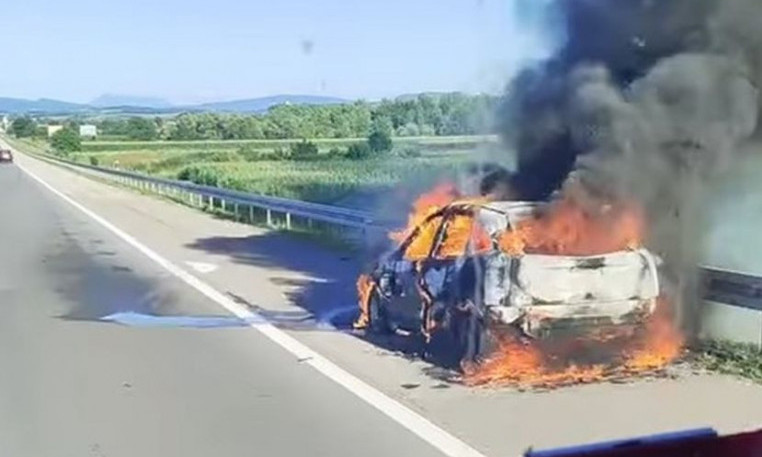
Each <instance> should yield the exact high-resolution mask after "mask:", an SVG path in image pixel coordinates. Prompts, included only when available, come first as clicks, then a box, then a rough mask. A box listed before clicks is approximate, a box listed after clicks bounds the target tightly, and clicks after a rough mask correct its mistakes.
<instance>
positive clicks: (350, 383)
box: [16, 164, 485, 457]
mask: <svg viewBox="0 0 762 457" xmlns="http://www.w3.org/2000/svg"><path fill="white" fill-rule="evenodd" d="M16 166H17V167H18V168H19V169H20V170H21V171H23V172H24V173H26V174H27V175H28V176H29V177H31V178H32V179H34V180H35V181H37V182H38V183H40V184H41V185H42V186H43V187H45V188H46V189H48V190H49V191H50V192H52V193H53V194H55V195H57V196H58V197H60V198H61V199H62V200H64V201H65V202H67V203H68V204H70V205H71V206H73V207H74V208H76V209H78V210H79V211H81V212H82V213H84V214H85V215H87V216H88V217H90V218H91V219H93V220H94V221H95V222H97V223H99V224H100V225H102V226H103V227H105V228H106V229H108V230H109V231H111V232H112V233H113V234H115V235H116V236H118V237H119V238H121V239H122V240H123V241H125V242H126V243H127V244H129V245H131V246H132V247H133V248H135V249H137V250H138V251H140V252H141V253H142V254H143V255H145V256H146V257H148V258H149V259H151V260H153V261H154V262H155V263H157V264H158V265H160V266H161V267H162V268H164V269H165V270H167V271H168V272H170V273H171V274H172V275H174V276H175V277H177V278H178V279H180V280H181V281H183V282H185V283H186V284H187V285H189V286H191V287H193V288H194V289H196V290H197V291H198V292H200V293H202V294H203V295H205V296H206V297H207V298H209V299H210V300H212V301H214V302H215V303H217V304H218V305H220V306H222V307H223V308H225V309H226V310H228V311H229V312H231V313H232V314H234V315H235V316H237V317H238V318H240V319H242V320H245V321H247V325H248V326H249V327H251V328H253V329H255V330H257V331H259V332H260V333H262V334H263V335H264V336H266V337H267V338H269V339H270V340H271V341H273V342H274V343H276V344H277V345H279V346H280V347H282V348H283V349H285V350H286V351H288V352H290V353H291V354H292V355H294V356H295V357H296V359H297V360H298V361H301V363H303V364H307V365H310V366H311V367H313V368H314V369H315V370H317V371H318V372H320V373H322V374H323V375H324V376H326V377H327V378H329V379H331V380H332V381H334V382H335V383H337V384H339V385H340V386H342V387H343V388H345V389H346V390H348V391H349V392H351V393H352V394H354V395H355V396H357V397H358V398H360V399H361V400H363V401H365V402H366V403H367V404H369V405H370V406H373V407H374V408H376V409H377V410H378V411H380V412H382V413H383V414H385V415H386V416H387V417H389V418H391V419H392V420H394V421H395V422H397V423H398V424H400V425H402V426H403V427H404V428H406V429H407V430H409V431H410V432H412V433H414V434H415V435H416V436H418V437H419V438H421V439H423V440H424V441H426V442H427V443H429V444H430V445H431V446H433V447H434V448H436V449H438V450H439V451H440V452H442V453H444V454H445V455H448V456H451V457H485V456H484V454H482V453H480V452H479V451H477V450H476V449H474V448H472V447H471V446H470V445H468V444H466V443H465V442H464V441H461V440H460V439H458V438H456V437H455V436H453V435H451V434H450V433H448V432H446V431H445V430H443V429H442V428H440V427H438V426H437V425H435V424H434V423H433V422H431V421H430V420H428V419H426V418H425V417H423V416H421V415H420V414H418V413H416V412H415V411H413V410H412V409H410V408H408V407H406V406H404V405H403V404H402V403H400V402H398V401H397V400H394V399H393V398H391V397H389V396H387V395H385V394H384V393H382V392H381V391H379V390H377V389H375V388H374V387H371V386H370V385H369V384H367V383H365V382H364V381H362V380H360V379H359V378H357V377H355V376H354V375H352V374H350V373H349V372H347V371H346V370H344V369H343V368H341V367H339V366H338V365H336V364H334V363H333V362H331V361H330V360H328V359H327V358H325V357H323V356H322V355H320V354H319V353H317V352H315V351H313V350H312V349H310V348H309V347H307V346H306V345H304V344H303V343H301V342H300V341H298V340H296V339H295V338H294V337H292V336H291V335H289V334H288V333H286V332H284V331H283V330H280V329H278V328H277V327H275V326H274V325H272V324H271V323H269V322H268V321H267V320H265V319H264V318H262V316H260V315H258V314H256V313H254V312H253V311H251V310H250V309H248V308H246V307H245V306H243V305H241V304H239V303H236V302H235V301H233V300H232V299H230V298H228V297H227V296H226V295H225V294H223V293H221V292H219V291H217V290H216V289H214V288H213V287H211V286H210V285H208V284H207V283H205V282H203V281H201V280H200V279H198V278H197V277H195V276H193V275H192V274H190V273H188V272H187V271H185V270H183V269H182V268H180V267H179V266H177V265H176V264H174V263H172V262H171V261H169V260H167V259H165V258H164V257H162V256H161V255H159V254H158V253H156V252H155V251H153V250H152V249H150V248H149V247H147V246H145V245H144V244H142V243H141V242H140V241H138V240H137V239H136V238H134V237H133V236H132V235H130V234H128V233H126V232H124V231H123V230H122V229H120V228H118V227H116V226H115V225H113V224H112V223H110V222H109V221H107V220H106V219H104V218H103V217H101V216H99V215H98V214H96V213H95V212H93V211H91V210H90V209H88V208H86V207H85V206H83V205H82V204H80V203H79V202H77V201H75V200H74V199H72V198H71V197H69V196H67V195H65V194H64V193H62V192H61V191H59V190H57V189H56V188H54V187H53V186H51V185H50V184H48V183H47V182H45V181H44V180H43V179H42V178H40V177H38V176H37V175H36V174H34V173H32V172H31V171H29V170H27V169H26V167H23V166H21V165H19V164H16Z"/></svg>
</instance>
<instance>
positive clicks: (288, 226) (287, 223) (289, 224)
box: [286, 213, 291, 230]
mask: <svg viewBox="0 0 762 457" xmlns="http://www.w3.org/2000/svg"><path fill="white" fill-rule="evenodd" d="M286 230H291V213H286Z"/></svg>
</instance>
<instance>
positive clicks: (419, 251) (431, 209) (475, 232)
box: [389, 183, 492, 261]
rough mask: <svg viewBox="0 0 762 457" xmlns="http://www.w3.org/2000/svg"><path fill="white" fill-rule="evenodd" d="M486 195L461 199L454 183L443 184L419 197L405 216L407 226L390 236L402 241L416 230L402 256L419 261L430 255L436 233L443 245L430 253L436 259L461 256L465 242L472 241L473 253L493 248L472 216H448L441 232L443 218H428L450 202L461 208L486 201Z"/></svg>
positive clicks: (464, 248) (399, 241)
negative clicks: (415, 234) (457, 204)
mask: <svg viewBox="0 0 762 457" xmlns="http://www.w3.org/2000/svg"><path fill="white" fill-rule="evenodd" d="M487 201H488V200H487V199H486V198H472V199H462V195H461V194H460V192H459V191H458V190H457V188H456V187H455V186H454V185H453V184H449V183H444V184H440V185H438V186H437V187H435V188H434V189H433V190H432V191H430V192H427V193H425V194H423V195H422V196H420V197H419V198H418V199H417V200H416V201H415V203H414V204H413V211H412V212H411V213H410V215H409V216H408V224H407V227H406V228H405V229H403V230H400V231H396V232H392V233H390V234H389V237H390V238H391V239H392V240H394V241H396V242H397V243H403V242H404V241H405V240H406V239H407V238H408V237H409V236H410V235H411V234H412V233H413V232H414V231H415V230H418V231H419V232H418V236H416V237H415V238H414V239H413V240H412V241H411V243H410V244H409V245H408V247H407V248H406V250H405V258H407V259H408V260H411V261H416V260H422V259H425V258H427V257H428V256H429V255H430V254H432V252H431V251H432V248H433V247H435V246H434V243H435V242H436V241H437V239H436V238H437V236H438V235H439V236H442V244H441V245H440V246H439V247H438V248H437V252H436V253H433V254H434V255H435V256H436V257H438V258H447V257H457V256H460V255H463V253H464V252H465V250H466V248H467V246H468V243H469V242H471V243H472V246H473V248H474V250H475V251H476V252H484V251H487V250H489V249H490V248H491V247H492V241H491V239H490V237H489V235H488V234H487V232H486V231H484V230H483V229H482V228H481V227H479V225H478V224H477V223H476V222H475V221H474V219H473V217H471V216H470V215H468V214H465V213H463V214H457V215H454V216H452V217H451V218H449V219H448V221H447V225H446V226H445V230H444V232H443V233H440V232H439V228H440V227H442V223H443V217H434V218H432V219H430V220H428V221H427V219H428V218H429V217H431V216H433V215H434V214H435V213H436V212H437V211H440V210H441V209H443V208H445V207H446V206H448V205H451V204H453V203H456V202H457V203H459V204H461V205H463V207H467V206H468V205H477V204H481V203H486V202H487Z"/></svg>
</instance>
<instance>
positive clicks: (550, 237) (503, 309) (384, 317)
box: [355, 198, 660, 364]
mask: <svg viewBox="0 0 762 457" xmlns="http://www.w3.org/2000/svg"><path fill="white" fill-rule="evenodd" d="M440 203H441V202H440ZM427 208H428V210H427V211H424V212H423V214H421V212H420V211H419V214H416V215H415V216H414V217H412V218H411V222H410V224H409V227H408V229H407V230H405V231H403V232H401V233H396V234H393V237H392V238H394V239H395V241H397V243H398V244H397V246H396V247H395V248H394V249H392V250H391V251H389V252H387V253H386V254H385V255H384V256H382V257H381V258H380V259H379V260H378V261H377V262H376V263H375V265H374V266H373V268H372V269H371V271H370V272H369V273H368V274H365V275H362V276H361V277H360V278H359V279H358V294H359V306H360V311H361V312H360V317H359V318H358V320H357V321H356V323H355V326H356V327H358V328H367V329H369V330H370V331H372V332H380V333H387V332H399V331H403V332H408V333H410V332H412V333H414V334H420V335H423V336H424V337H425V339H426V340H427V341H428V340H429V339H430V338H431V336H432V335H433V334H434V333H435V332H437V331H448V332H449V333H450V335H451V336H452V341H453V342H454V343H455V345H456V347H457V352H458V354H457V355H458V357H459V360H460V361H461V364H463V363H468V362H474V361H477V360H479V358H480V356H481V355H482V354H484V353H485V351H486V350H487V348H488V346H489V345H488V344H487V342H488V338H487V337H488V334H489V333H490V331H491V330H494V329H504V330H506V331H510V332H514V333H516V334H518V335H520V337H521V338H526V339H542V338H545V337H547V336H549V335H553V334H555V333H559V332H561V333H562V332H565V331H569V330H571V331H573V332H579V331H583V332H584V331H587V330H595V331H600V330H601V329H604V328H622V327H626V326H633V327H637V326H639V325H642V324H643V323H644V322H645V321H646V320H647V319H648V317H649V316H651V315H652V314H653V313H654V310H655V309H656V303H657V299H658V297H659V292H660V291H659V276H658V271H657V257H656V256H655V255H654V254H652V253H651V252H649V251H648V250H646V249H644V248H642V247H640V245H639V242H640V234H639V226H638V223H637V217H636V215H635V213H633V212H630V211H628V210H624V209H622V210H617V209H615V208H612V207H602V208H601V212H600V213H599V214H595V215H590V214H589V213H585V212H584V211H583V210H582V209H581V208H580V207H579V205H577V204H576V203H575V202H574V201H571V200H568V199H561V200H559V201H556V202H551V203H531V202H515V201H488V200H487V199H484V198H482V199H479V198H477V199H470V200H469V199H466V200H454V201H451V202H449V203H447V204H444V205H439V206H438V205H429V206H428V207H427ZM419 209H420V208H419Z"/></svg>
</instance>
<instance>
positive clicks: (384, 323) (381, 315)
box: [368, 291, 391, 335]
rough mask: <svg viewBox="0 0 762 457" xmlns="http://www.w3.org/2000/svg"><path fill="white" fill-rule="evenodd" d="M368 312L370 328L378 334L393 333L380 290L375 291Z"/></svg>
mask: <svg viewBox="0 0 762 457" xmlns="http://www.w3.org/2000/svg"><path fill="white" fill-rule="evenodd" d="M368 314H369V316H368V317H369V318H370V323H369V325H368V329H369V330H370V331H371V332H372V333H374V334H376V335H386V334H389V333H391V326H390V325H389V317H388V315H387V312H386V308H385V307H384V304H383V301H382V300H381V297H380V296H379V295H378V292H375V291H374V292H373V294H372V295H371V297H370V303H368Z"/></svg>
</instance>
